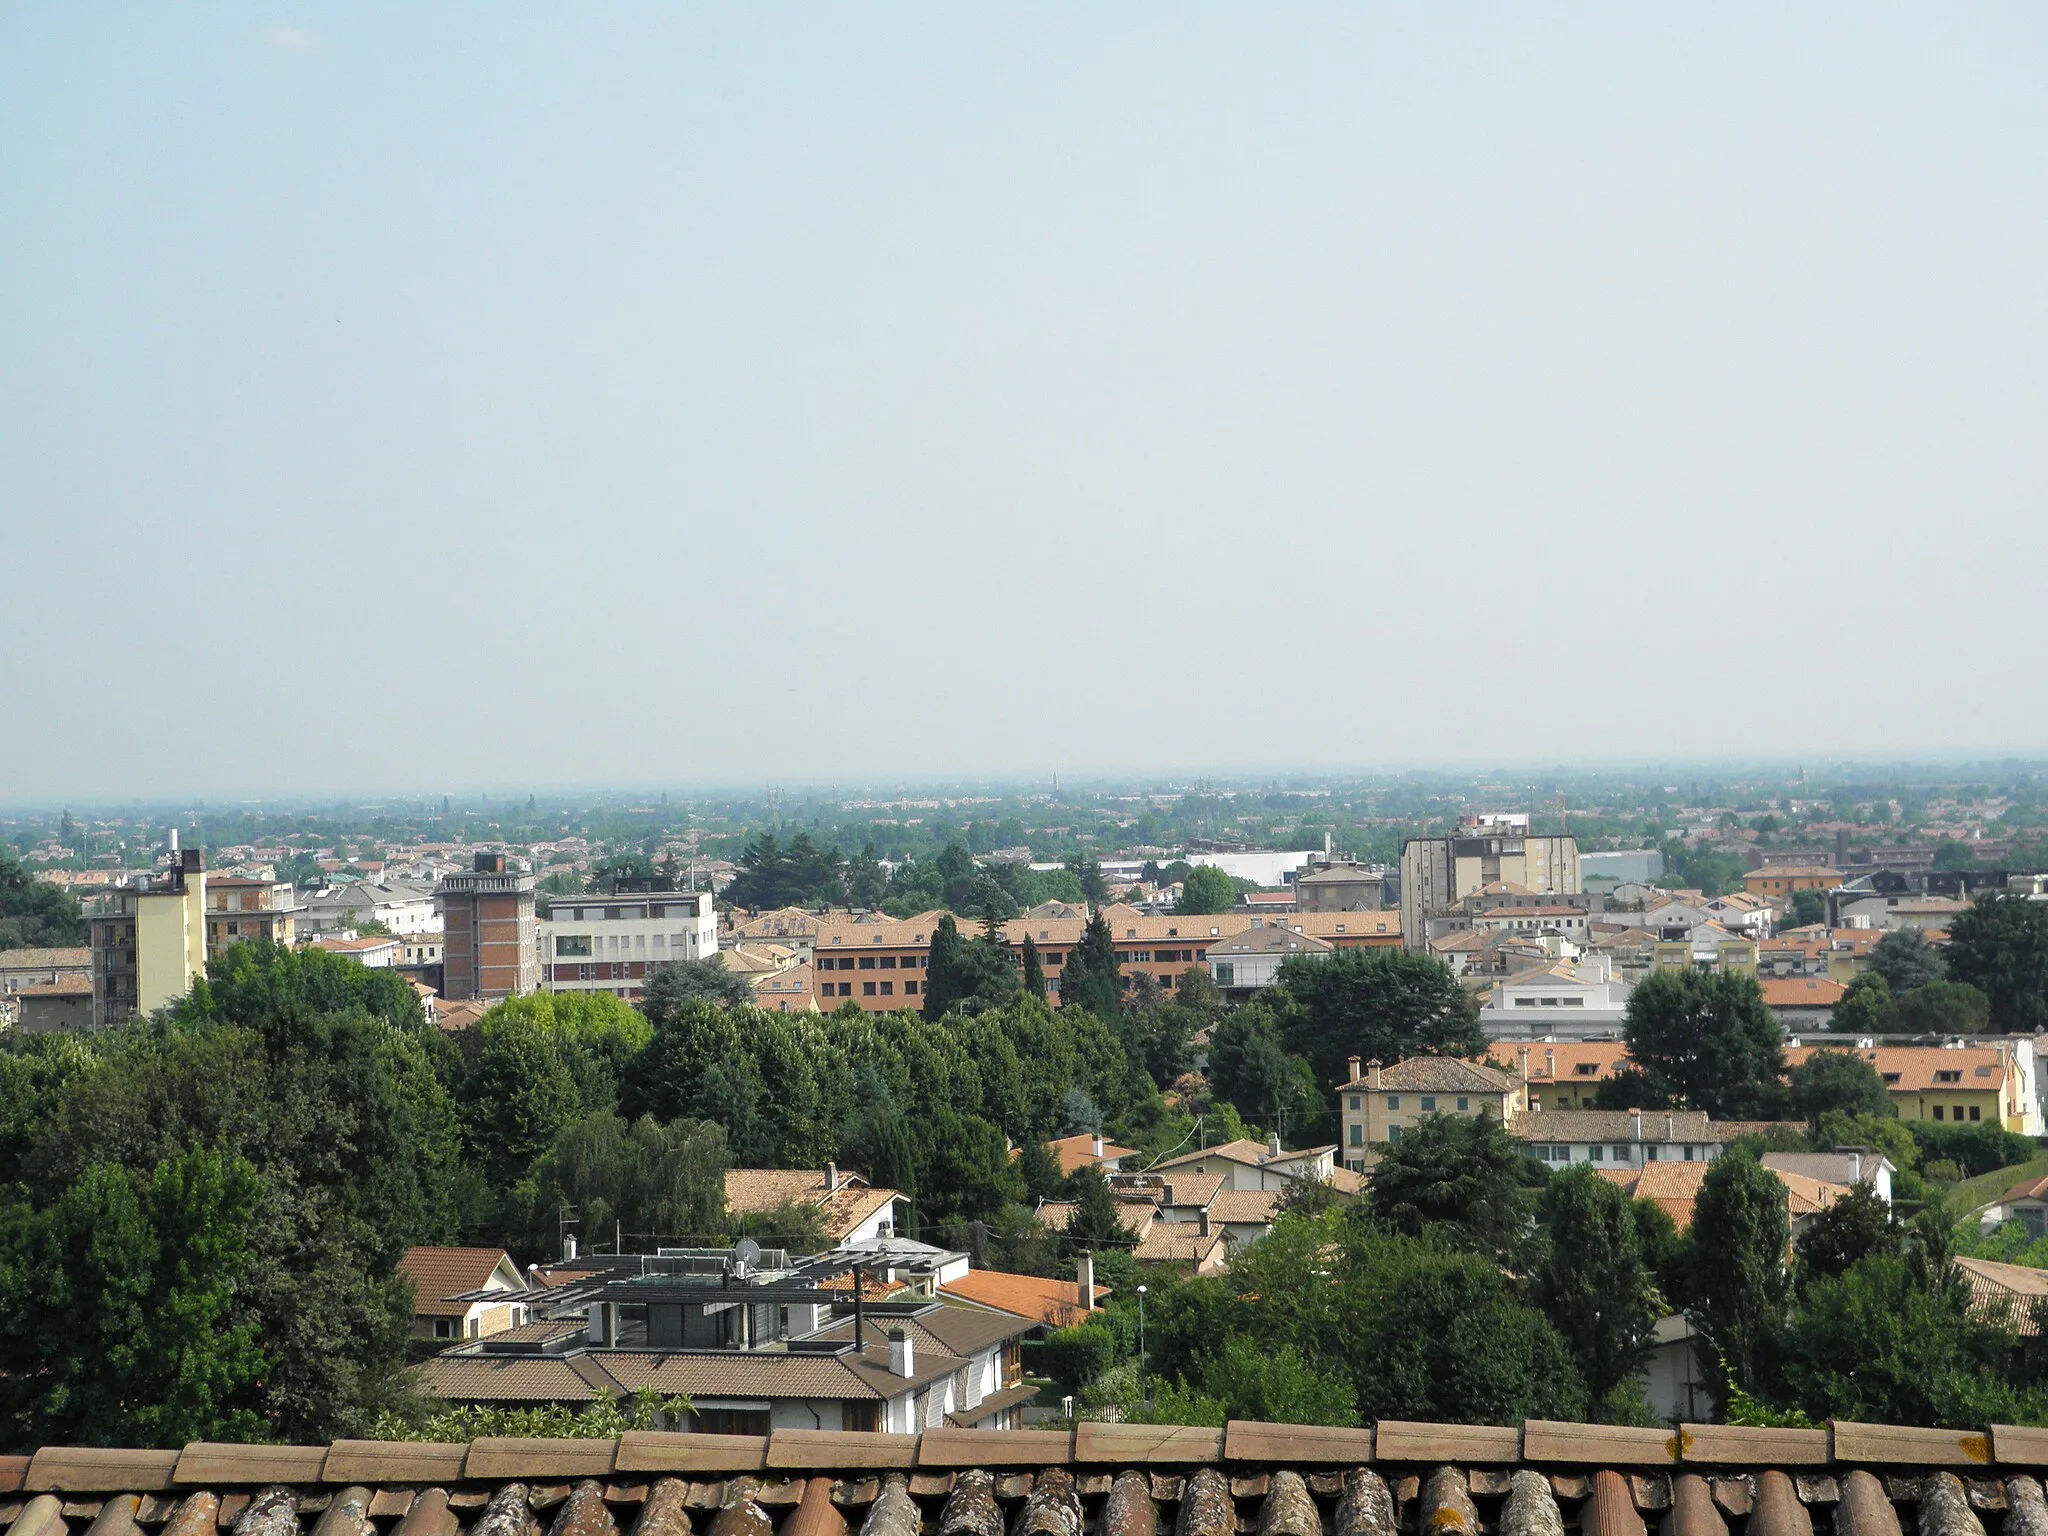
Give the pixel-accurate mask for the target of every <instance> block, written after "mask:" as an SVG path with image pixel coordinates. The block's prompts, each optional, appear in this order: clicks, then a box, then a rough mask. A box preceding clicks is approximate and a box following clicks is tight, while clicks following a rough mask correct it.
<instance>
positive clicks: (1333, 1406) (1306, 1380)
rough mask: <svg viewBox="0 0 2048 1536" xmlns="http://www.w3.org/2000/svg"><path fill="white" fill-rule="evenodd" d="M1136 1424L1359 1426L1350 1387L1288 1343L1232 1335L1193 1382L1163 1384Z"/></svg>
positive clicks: (1133, 1418) (1138, 1413) (1136, 1416)
mask: <svg viewBox="0 0 2048 1536" xmlns="http://www.w3.org/2000/svg"><path fill="white" fill-rule="evenodd" d="M1129 1419H1130V1421H1131V1422H1133V1423H1139V1424H1206V1425H1209V1426H1211V1427H1213V1428H1217V1429H1221V1428H1222V1427H1223V1426H1224V1425H1225V1424H1227V1423H1228V1422H1229V1421H1230V1420H1232V1419H1250V1420H1253V1421H1256V1422H1258V1423H1261V1424H1335V1425H1340V1426H1342V1425H1352V1424H1356V1423H1357V1422H1358V1407H1357V1404H1356V1403H1355V1402H1354V1401H1353V1399H1352V1392H1351V1384H1350V1383H1349V1382H1348V1381H1346V1380H1345V1379H1344V1378H1343V1377H1342V1376H1341V1375H1338V1374H1336V1373H1334V1372H1331V1371H1324V1370H1317V1369H1314V1368H1312V1367H1311V1366H1310V1365H1309V1363H1308V1362H1307V1361H1305V1360H1303V1359H1302V1358H1301V1356H1300V1354H1299V1353H1297V1352H1296V1350H1295V1348H1294V1346H1293V1345H1291V1344H1282V1345H1281V1346H1280V1347H1279V1348H1278V1349H1276V1350H1267V1349H1265V1348H1262V1347H1261V1346H1260V1345H1259V1344H1258V1343H1257V1342H1256V1341H1254V1340H1252V1339H1249V1338H1245V1337H1243V1336H1242V1335H1232V1336H1230V1337H1229V1338H1226V1339H1225V1340H1224V1341H1223V1344H1222V1347H1221V1348H1220V1349H1218V1350H1217V1351H1216V1352H1215V1353H1213V1354H1211V1355H1210V1356H1209V1357H1208V1358H1207V1359H1205V1360H1204V1361H1203V1362H1202V1368H1201V1373H1200V1376H1199V1377H1198V1379H1197V1380H1196V1381H1194V1382H1193V1383H1189V1382H1186V1381H1182V1380H1175V1381H1168V1382H1161V1383H1160V1384H1159V1386H1158V1388H1157V1391H1156V1393H1155V1396H1154V1400H1153V1403H1152V1406H1151V1407H1149V1408H1139V1409H1137V1410H1136V1411H1134V1412H1133V1413H1132V1414H1130V1415H1129Z"/></svg>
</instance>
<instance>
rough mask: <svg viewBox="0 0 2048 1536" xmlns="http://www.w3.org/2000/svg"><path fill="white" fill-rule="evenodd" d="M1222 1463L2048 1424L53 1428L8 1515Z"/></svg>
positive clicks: (1799, 1453) (1624, 1447) (0, 1472)
mask: <svg viewBox="0 0 2048 1536" xmlns="http://www.w3.org/2000/svg"><path fill="white" fill-rule="evenodd" d="M1219 1464H1220V1465H1230V1464H1235V1465H1240V1466H1247V1467H1286V1466H1294V1467H1313V1468H1316V1469H1318V1470H1321V1469H1327V1468H1344V1467H1358V1466H1385V1467H1395V1468H1416V1467H1421V1468H1425V1469H1426V1468H1429V1467H1433V1466H1437V1465H1443V1464H1457V1465H1463V1466H1472V1467H1486V1468H1497V1467H1504V1466H1517V1465H1525V1466H1532V1467H1541V1468H1559V1469H1573V1468H1596V1469H1597V1468H1613V1467H1623V1468H1628V1469H1630V1470H1631V1471H1633V1472H1641V1471H1644V1470H1645V1469H1650V1470H1654V1469H1658V1468H1662V1469H1665V1470H1667V1471H1672V1470H1676V1471H1679V1472H1681V1473H1682V1472H1684V1471H1686V1470H1687V1469H1716V1468H1725V1469H1736V1470H1740V1469H1768V1468H1783V1467H1795V1468H1798V1469H1800V1472H1801V1475H1802V1476H1804V1475H1808V1474H1811V1475H1813V1476H1814V1477H1815V1478H1816V1479H1821V1478H1824V1476H1825V1472H1826V1470H1827V1469H1834V1470H1836V1471H1843V1470H1847V1469H1851V1468H1869V1467H1878V1468H1887V1467H1892V1468H1915V1469H1925V1468H1940V1467H1948V1468H1962V1469H1968V1468H1973V1467H1974V1468H1984V1469H1987V1470H1988V1469H1992V1468H2003V1469H2033V1470H2035V1471H2036V1472H2037V1473H2038V1472H2039V1471H2040V1470H2041V1469H2043V1468H2044V1467H2048V1430H2044V1429H2039V1428H2028V1427H2022V1426H2013V1425H2001V1424H1994V1425H1990V1426H1987V1427H1986V1428H1985V1429H1984V1430H1982V1431H1970V1430H1954V1429H1928V1428H1917V1427H1909V1426H1899V1425H1879V1424H1862V1423H1851V1422H1848V1421H1838V1422H1834V1423H1831V1424H1828V1425H1825V1426H1822V1427H1819V1428H1812V1429H1751V1428H1741V1427H1734V1426H1728V1425H1709V1424H1685V1425H1681V1426H1679V1427H1678V1428H1677V1429H1675V1430H1665V1429H1630V1428H1612V1427H1608V1426H1605V1425H1597V1424H1578V1423H1563V1422H1555V1421H1546V1420H1534V1419H1532V1420H1530V1421H1528V1422H1527V1423H1526V1424H1524V1425H1522V1426H1520V1427H1519V1428H1517V1427H1513V1426H1507V1427H1488V1426H1477V1425H1459V1424H1418V1423H1408V1422H1401V1421H1395V1420H1382V1421H1380V1423H1379V1424H1378V1425H1377V1426H1376V1427H1374V1428H1370V1429H1337V1428H1320V1427H1315V1426H1307V1425H1287V1424H1262V1423H1254V1422H1250V1421H1246V1420H1232V1421H1231V1422H1230V1423H1229V1425H1227V1426H1226V1427H1225V1428H1224V1429H1221V1430H1217V1429H1202V1428H1196V1427H1189V1426H1173V1425H1126V1424H1097V1423H1083V1424H1081V1425H1079V1426H1077V1427H1076V1428H1074V1429H1071V1430H964V1429H944V1430H940V1429H932V1430H926V1431H925V1432H924V1433H922V1434H921V1435H909V1434H875V1433H862V1432H845V1431H836V1430H825V1431H819V1430H789V1429H778V1430H775V1431H773V1432H772V1433H770V1434H768V1435H765V1436H750V1435H706V1434H680V1433H668V1432H658V1431H638V1432H631V1433H627V1434H625V1435H622V1436H620V1437H619V1438H617V1439H610V1440H547V1439H506V1438H497V1439H479V1440H472V1441H468V1442H455V1443H429V1442H416V1441H367V1440H338V1441H335V1442H334V1443H333V1444H331V1445H325V1446H319V1445H314V1446H294V1445H239V1444H223V1443H215V1442H206V1441H196V1442H193V1443H192V1444H189V1445H186V1446H184V1447H183V1448H181V1449H174V1450H148V1449H120V1448H102V1447H95V1446H45V1447H43V1448H42V1449H40V1450H38V1451H36V1452H35V1453H33V1454H32V1455H26V1456H6V1457H0V1525H4V1524H5V1523H6V1522H7V1521H8V1520H11V1519H12V1518H14V1517H15V1516H18V1515H19V1514H20V1513H21V1508H20V1505H19V1503H18V1500H19V1499H20V1498H21V1497H23V1496H33V1495H36V1494H41V1493H80V1494H84V1493H139V1494H161V1493H172V1492H175V1491H177V1490H181V1489H183V1490H189V1489H194V1488H229V1489H252V1488H268V1487H272V1486H277V1485H306V1486H316V1487H317V1486H329V1487H341V1486H348V1487H353V1486H364V1485H381V1486H385V1487H387V1488H388V1487H391V1486H394V1485H397V1486H403V1487H405V1488H408V1489H412V1488H419V1487H424V1486H427V1485H446V1486H454V1485H458V1484H464V1483H475V1482H504V1481H509V1480H519V1481H524V1482H529V1483H535V1484H540V1483H545V1482H548V1481H550V1480H556V1479H565V1478H585V1477H608V1476H614V1475H629V1474H650V1475H652V1474H662V1473H675V1474H729V1473H744V1472H753V1473H762V1472H768V1471H771V1470H773V1471H779V1472H782V1473H784V1474H787V1475H792V1476H794V1475H803V1476H824V1475H829V1474H833V1473H855V1472H858V1473H873V1472H875V1471H879V1470H889V1469H898V1470H903V1471H911V1470H913V1469H915V1470H918V1471H921V1472H933V1471H940V1470H947V1471H950V1470H957V1469H964V1468H970V1467H979V1468H988V1469H1000V1470H1008V1469H1015V1468H1041V1469H1042V1468H1052V1467H1065V1468H1076V1469H1080V1468H1088V1467H1093V1466H1115V1465H1124V1466H1162V1467H1164V1466H1177V1467H1184V1468H1187V1467H1199V1466H1206V1465H1219ZM1815 1469H1821V1470H1819V1471H1816V1470H1815ZM926 1491H930V1490H926ZM1474 1491H1475V1492H1479V1491H1482V1490H1479V1489H1475V1490H1474ZM564 1492H566V1490H564ZM1831 1501H1832V1499H1831V1497H1830V1498H1827V1499H1822V1498H1819V1497H1816V1498H1815V1499H1814V1500H1813V1502H1831ZM82 1517H83V1516H82V1514H81V1515H80V1516H77V1517H76V1518H82ZM224 1523H225V1522H224Z"/></svg>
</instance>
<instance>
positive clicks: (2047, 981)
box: [1945, 891, 2048, 1035]
mask: <svg viewBox="0 0 2048 1536" xmlns="http://www.w3.org/2000/svg"><path fill="white" fill-rule="evenodd" d="M1945 959H1946V961H1947V966H1948V976H1949V979H1950V980H1951V981H1966V982H1968V983H1970V985H1972V986H1974V987H1975V988H1977V990H1978V991H1980V992H1982V993H1983V994H1984V995H1985V997H1986V998H1988V999H1989V1000H1990V1016H1991V1027H1992V1028H1993V1029H1994V1030H1996V1031H1997V1032H1998V1033H2000V1034H2008V1035H2019V1034H2028V1035H2031V1034H2037V1033H2039V1032H2041V1031H2042V1030H2044V1029H2048V903H2043V902H2038V901H2031V900H2029V899H2028V898H2027V897H2025V896H2023V895H2021V894H2020V893H2019V892H2017V891H1990V892H1986V893H1985V894H1984V895H1982V896H1979V897H1978V898H1977V899H1976V901H1974V902H1973V903H1971V905H1970V907H1969V909H1968V910H1967V911H1964V912H1961V913H1958V914H1957V916H1956V920H1955V922H1954V923H1953V924H1952V925H1951V926H1950V929H1949V941H1948V948H1947V951H1946V953H1945Z"/></svg>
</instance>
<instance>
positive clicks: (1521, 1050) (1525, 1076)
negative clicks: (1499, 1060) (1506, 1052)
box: [1515, 1045, 1529, 1083]
mask: <svg viewBox="0 0 2048 1536" xmlns="http://www.w3.org/2000/svg"><path fill="white" fill-rule="evenodd" d="M1515 1060H1516V1062H1517V1063H1519V1064H1520V1066H1521V1069H1522V1081H1523V1082H1525V1083H1526V1082H1527V1081H1529V1047H1527V1046H1526V1045H1524V1046H1520V1047H1518V1048H1517V1049H1516V1051H1515Z"/></svg>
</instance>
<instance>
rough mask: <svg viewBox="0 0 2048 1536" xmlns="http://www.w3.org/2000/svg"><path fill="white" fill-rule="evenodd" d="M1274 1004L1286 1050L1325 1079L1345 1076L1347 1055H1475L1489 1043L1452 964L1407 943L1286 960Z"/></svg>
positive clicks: (1325, 1081)
mask: <svg viewBox="0 0 2048 1536" xmlns="http://www.w3.org/2000/svg"><path fill="white" fill-rule="evenodd" d="M1275 991H1276V993H1277V996H1276V998H1275V1002H1274V1007H1275V1009H1276V1012H1277V1013H1278V1016H1279V1020H1280V1035H1281V1039H1282V1041H1283V1042H1284V1043H1285V1044H1286V1046H1287V1049H1288V1050H1290V1051H1291V1052H1293V1053H1294V1054H1295V1055H1297V1056H1300V1057H1302V1058H1303V1059H1304V1060H1306V1061H1307V1062H1308V1064H1309V1068H1310V1071H1311V1072H1312V1073H1313V1074H1314V1079H1315V1081H1316V1082H1317V1083H1318V1084H1334V1083H1337V1082H1340V1081H1342V1080H1343V1079H1342V1077H1341V1075H1340V1074H1342V1073H1343V1071H1344V1064H1345V1059H1346V1058H1347V1057H1350V1056H1356V1057H1358V1058H1359V1059H1360V1060H1362V1061H1382V1062H1387V1063H1393V1062H1397V1061H1402V1060H1405V1059H1406V1058H1408V1057H1410V1056H1422V1055H1436V1056H1476V1055H1477V1054H1478V1053H1479V1052H1481V1051H1483V1050H1485V1049H1486V1037H1485V1035H1484V1034H1483V1033H1482V1032H1481V1031H1480V1028H1479V1015H1478V1012H1477V1010H1476V1008H1475V1007H1474V1005H1473V1002H1472V999H1471V998H1470V997H1469V996H1468V995H1467V994H1466V992H1465V989H1464V988H1463V987H1461V986H1460V985H1459V984H1458V978H1457V977H1456V976H1454V975H1452V974H1451V970H1450V967H1448V966H1446V965H1444V964H1443V963H1442V962H1441V961H1438V960H1434V959H1431V958H1430V957H1429V956H1427V955H1413V954H1409V953H1408V952H1407V951H1406V950H1401V949H1346V950H1339V951H1338V952H1337V953H1336V954H1334V955H1325V956H1321V957H1319V958H1317V959H1313V960H1309V959H1304V958H1301V957H1296V958H1293V959H1289V960H1286V961H1284V962H1282V964H1281V966H1280V978H1279V984H1278V986H1277V987H1276V988H1275Z"/></svg>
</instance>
